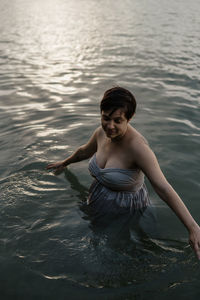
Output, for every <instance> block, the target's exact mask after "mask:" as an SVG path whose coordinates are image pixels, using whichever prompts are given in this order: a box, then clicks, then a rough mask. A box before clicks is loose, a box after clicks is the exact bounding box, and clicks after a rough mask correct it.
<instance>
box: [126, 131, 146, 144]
mask: <svg viewBox="0 0 200 300" xmlns="http://www.w3.org/2000/svg"><path fill="white" fill-rule="evenodd" d="M128 139H129V144H130V146H131V147H138V146H139V147H140V146H145V145H146V146H148V145H149V143H148V141H147V139H146V138H145V137H144V136H143V135H142V134H141V133H140V132H139V131H137V130H136V129H135V128H133V127H132V126H130V129H129V137H128Z"/></svg>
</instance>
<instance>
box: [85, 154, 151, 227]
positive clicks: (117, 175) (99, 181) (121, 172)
mask: <svg viewBox="0 0 200 300" xmlns="http://www.w3.org/2000/svg"><path fill="white" fill-rule="evenodd" d="M89 172H90V174H91V175H92V177H94V181H93V183H92V185H91V187H90V190H89V197H88V201H87V204H88V206H90V207H91V209H92V213H93V220H94V222H98V221H99V222H101V223H102V222H104V221H105V218H106V216H107V221H108V220H109V221H111V220H114V219H115V220H116V218H118V219H119V218H120V217H122V216H123V219H125V220H130V218H131V219H134V220H139V219H140V221H141V219H142V218H141V217H143V219H145V222H146V220H148V222H147V223H149V220H150V218H149V216H150V215H151V218H152V213H150V214H149V209H147V208H151V207H152V205H151V201H150V199H149V195H148V191H147V188H146V185H145V183H144V174H143V172H142V171H141V169H139V168H137V169H127V170H125V169H120V168H104V169H102V168H100V167H99V166H98V164H97V161H96V153H95V154H94V155H93V156H92V158H91V159H90V161H89ZM150 211H151V209H150ZM147 212H148V213H147ZM150 222H151V221H150ZM143 223H144V222H143ZM147 226H148V225H147ZM145 227H146V226H145Z"/></svg>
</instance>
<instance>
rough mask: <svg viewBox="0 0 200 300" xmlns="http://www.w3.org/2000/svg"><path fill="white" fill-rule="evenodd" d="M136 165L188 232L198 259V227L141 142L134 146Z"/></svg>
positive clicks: (199, 253) (199, 250)
mask: <svg viewBox="0 0 200 300" xmlns="http://www.w3.org/2000/svg"><path fill="white" fill-rule="evenodd" d="M134 156H135V157H136V164H137V165H138V166H139V167H140V168H141V169H142V171H143V172H144V173H145V175H146V176H147V177H148V179H149V181H150V182H151V184H152V186H153V188H154V190H155V191H156V193H157V194H158V195H159V197H160V198H161V199H162V200H164V201H165V202H166V203H167V204H168V206H169V207H170V208H171V209H172V210H173V211H174V212H175V214H176V215H177V216H178V217H179V219H180V220H181V221H182V223H183V224H184V225H185V227H186V228H187V230H188V232H189V239H190V244H191V245H192V247H193V248H194V250H195V252H196V255H197V257H198V259H200V227H199V226H198V224H197V223H196V222H195V220H194V219H193V217H192V216H191V214H190V212H189V211H188V209H187V207H186V206H185V204H184V203H183V201H182V200H181V198H180V197H179V196H178V194H177V193H176V192H175V190H174V189H173V188H172V186H171V185H170V184H169V183H168V181H167V180H166V178H165V176H164V174H163V173H162V171H161V169H160V166H159V164H158V161H157V159H156V156H155V154H154V153H153V152H152V150H151V149H150V148H149V146H148V145H146V144H145V143H143V142H141V143H138V144H137V145H136V146H134Z"/></svg>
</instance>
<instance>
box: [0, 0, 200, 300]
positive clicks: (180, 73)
mask: <svg viewBox="0 0 200 300" xmlns="http://www.w3.org/2000/svg"><path fill="white" fill-rule="evenodd" d="M199 15H200V2H199V1H198V0H191V1H189V2H188V1H186V0H177V1H172V0H168V1H164V0H160V1H157V0H149V1H147V0H134V1H133V0H124V1H119V0H101V1H97V0H96V1H95V0H77V1H73V0H67V1H65V0H48V1H47V0H34V1H33V0H27V1H25V0H10V1H6V0H0V73H1V77H0V170H1V173H0V189H1V190H0V211H1V214H0V224H1V226H0V263H1V275H0V293H1V295H0V297H1V299H6V300H7V299H20V300H21V299H68V298H69V299H149V297H151V298H152V299H177V298H178V297H182V299H193V300H196V299H199V297H200V280H199V278H200V268H199V267H200V266H199V263H198V262H197V260H196V258H195V257H194V254H193V252H192V250H191V249H190V247H188V244H187V232H186V230H185V229H184V227H183V226H182V224H180V222H179V220H178V219H177V218H176V217H175V216H174V214H173V213H172V212H171V211H170V209H169V208H168V207H167V206H166V205H165V204H164V203H163V202H162V201H161V200H159V198H158V196H156V195H155V193H154V192H153V190H152V188H151V187H150V185H149V184H148V182H147V185H148V187H149V191H150V195H151V198H152V201H153V203H154V205H155V207H156V209H157V215H158V227H159V238H158V239H152V240H148V241H145V242H144V245H143V246H142V247H138V246H136V245H135V244H134V243H133V242H131V241H128V240H126V241H123V243H122V242H120V241H118V244H117V245H116V244H115V243H114V244H112V243H110V242H109V240H107V239H106V237H105V236H101V235H100V236H99V235H95V234H94V232H92V230H91V228H90V221H89V220H88V219H87V217H86V215H85V213H84V212H83V211H82V210H81V206H80V204H81V202H82V201H83V200H85V199H86V198H87V193H88V187H89V186H90V183H91V178H90V176H89V173H88V170H87V164H88V162H87V161H84V162H81V163H79V164H76V165H75V164H74V165H71V166H70V167H69V169H68V170H67V171H66V172H65V173H64V174H61V175H59V176H54V175H53V174H52V173H51V172H47V171H45V166H46V165H47V164H48V163H49V162H51V161H56V160H60V159H63V158H65V157H66V156H67V155H69V154H70V153H72V151H74V149H75V148H76V147H77V146H79V145H80V144H83V143H85V142H86V141H87V139H88V138H89V136H90V134H91V133H92V132H93V130H94V129H95V128H96V127H97V126H98V125H99V101H100V99H101V97H102V94H103V92H104V90H106V89H107V88H109V87H111V86H113V85H116V84H118V85H121V86H124V87H126V88H128V89H130V90H131V91H132V92H133V93H134V94H135V96H136V98H137V101H138V109H137V114H136V116H135V117H134V119H133V121H132V125H133V126H135V127H136V128H137V129H138V130H139V131H140V132H141V133H142V134H144V136H145V137H146V138H147V139H148V141H149V143H150V145H151V147H152V148H153V150H154V151H155V153H156V155H157V157H158V160H159V162H160V165H161V167H162V169H163V171H164V173H165V175H166V176H167V178H168V180H169V182H170V183H171V184H172V185H173V186H174V187H175V189H176V190H177V192H178V193H179V194H180V196H181V197H182V198H183V200H184V202H185V203H186V205H187V206H188V207H189V209H190V211H191V213H192V214H193V216H194V217H195V219H196V220H197V221H198V222H199V223H200V217H199V216H200V214H199V211H200V204H199V190H200V184H199V175H200V171H199V161H200V151H199V149H200V114H199V113H200V78H199V66H200V48H199V28H200V18H199ZM169 297H170V298H169Z"/></svg>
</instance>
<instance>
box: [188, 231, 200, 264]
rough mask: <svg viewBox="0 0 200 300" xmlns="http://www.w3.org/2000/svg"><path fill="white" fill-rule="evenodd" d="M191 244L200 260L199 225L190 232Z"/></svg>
mask: <svg viewBox="0 0 200 300" xmlns="http://www.w3.org/2000/svg"><path fill="white" fill-rule="evenodd" d="M189 243H190V245H191V247H192V248H193V249H194V251H195V253H196V256H197V258H198V259H199V260H200V227H199V226H198V225H197V226H195V228H193V229H192V230H191V231H190V236H189Z"/></svg>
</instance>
